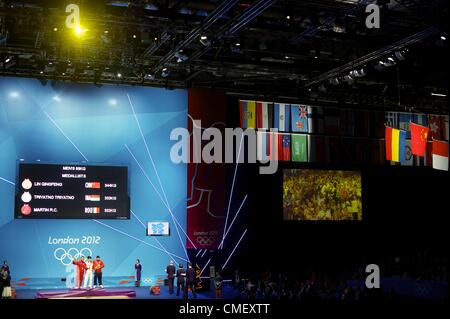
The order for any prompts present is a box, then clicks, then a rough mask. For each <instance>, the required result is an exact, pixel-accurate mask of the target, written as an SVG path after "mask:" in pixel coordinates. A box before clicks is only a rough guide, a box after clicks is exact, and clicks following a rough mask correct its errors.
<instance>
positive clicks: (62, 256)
mask: <svg viewBox="0 0 450 319" xmlns="http://www.w3.org/2000/svg"><path fill="white" fill-rule="evenodd" d="M53 256H54V257H55V259H56V260H59V261H60V262H61V264H63V265H64V266H68V265H70V264H71V263H72V261H73V259H74V258H75V259H79V258H81V257H82V256H83V257H87V256H92V250H91V249H90V248H87V247H85V248H82V249H80V250H79V249H78V248H69V249H68V250H66V249H64V248H62V247H59V248H56V249H55V251H54V252H53Z"/></svg>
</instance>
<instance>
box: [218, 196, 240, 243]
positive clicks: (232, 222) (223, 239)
mask: <svg viewBox="0 0 450 319" xmlns="http://www.w3.org/2000/svg"><path fill="white" fill-rule="evenodd" d="M246 200H247V195H245V197H244V199H243V200H242V203H241V206H239V209H238V211H237V212H236V214H235V215H234V218H233V220H232V221H231V223H230V227H228V229H227V231H226V233H225V236H223V238H222V241H221V242H220V245H219V249H222V247H223V243H224V241H225V238H227V235H228V232H229V231H230V229H231V227H232V226H233V224H234V221H235V220H236V217H237V216H238V215H239V212H240V211H241V208H242V206H243V205H244V203H245V201H246Z"/></svg>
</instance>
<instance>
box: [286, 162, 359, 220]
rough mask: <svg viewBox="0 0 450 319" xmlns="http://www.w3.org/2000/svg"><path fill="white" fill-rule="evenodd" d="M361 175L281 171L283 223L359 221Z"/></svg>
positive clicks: (311, 170) (339, 171)
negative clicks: (299, 221)
mask: <svg viewBox="0 0 450 319" xmlns="http://www.w3.org/2000/svg"><path fill="white" fill-rule="evenodd" d="M361 187H362V186H361V173H360V172H357V171H342V170H317V169H285V170H283V214H284V219H285V220H336V221H339V220H362V199H361V191H362V189H361Z"/></svg>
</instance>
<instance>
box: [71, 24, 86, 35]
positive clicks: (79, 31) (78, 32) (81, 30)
mask: <svg viewBox="0 0 450 319" xmlns="http://www.w3.org/2000/svg"><path fill="white" fill-rule="evenodd" d="M74 30H75V35H76V36H77V37H81V36H82V35H83V33H85V32H86V31H87V29H84V28H82V27H81V26H79V25H78V26H76V27H75V29H74Z"/></svg>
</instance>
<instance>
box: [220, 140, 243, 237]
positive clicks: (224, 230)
mask: <svg viewBox="0 0 450 319" xmlns="http://www.w3.org/2000/svg"><path fill="white" fill-rule="evenodd" d="M243 138H244V136H243V135H242V136H241V141H240V143H239V151H238V156H237V158H236V165H235V167H234V174H233V183H232V184H231V192H230V199H229V200H228V208H227V215H226V217H225V225H224V228H223V235H222V242H223V241H224V239H225V233H226V230H227V226H228V215H229V214H230V206H231V201H232V200H233V191H234V182H235V181H236V173H237V169H238V165H239V159H240V158H241V147H242V140H243Z"/></svg>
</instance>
